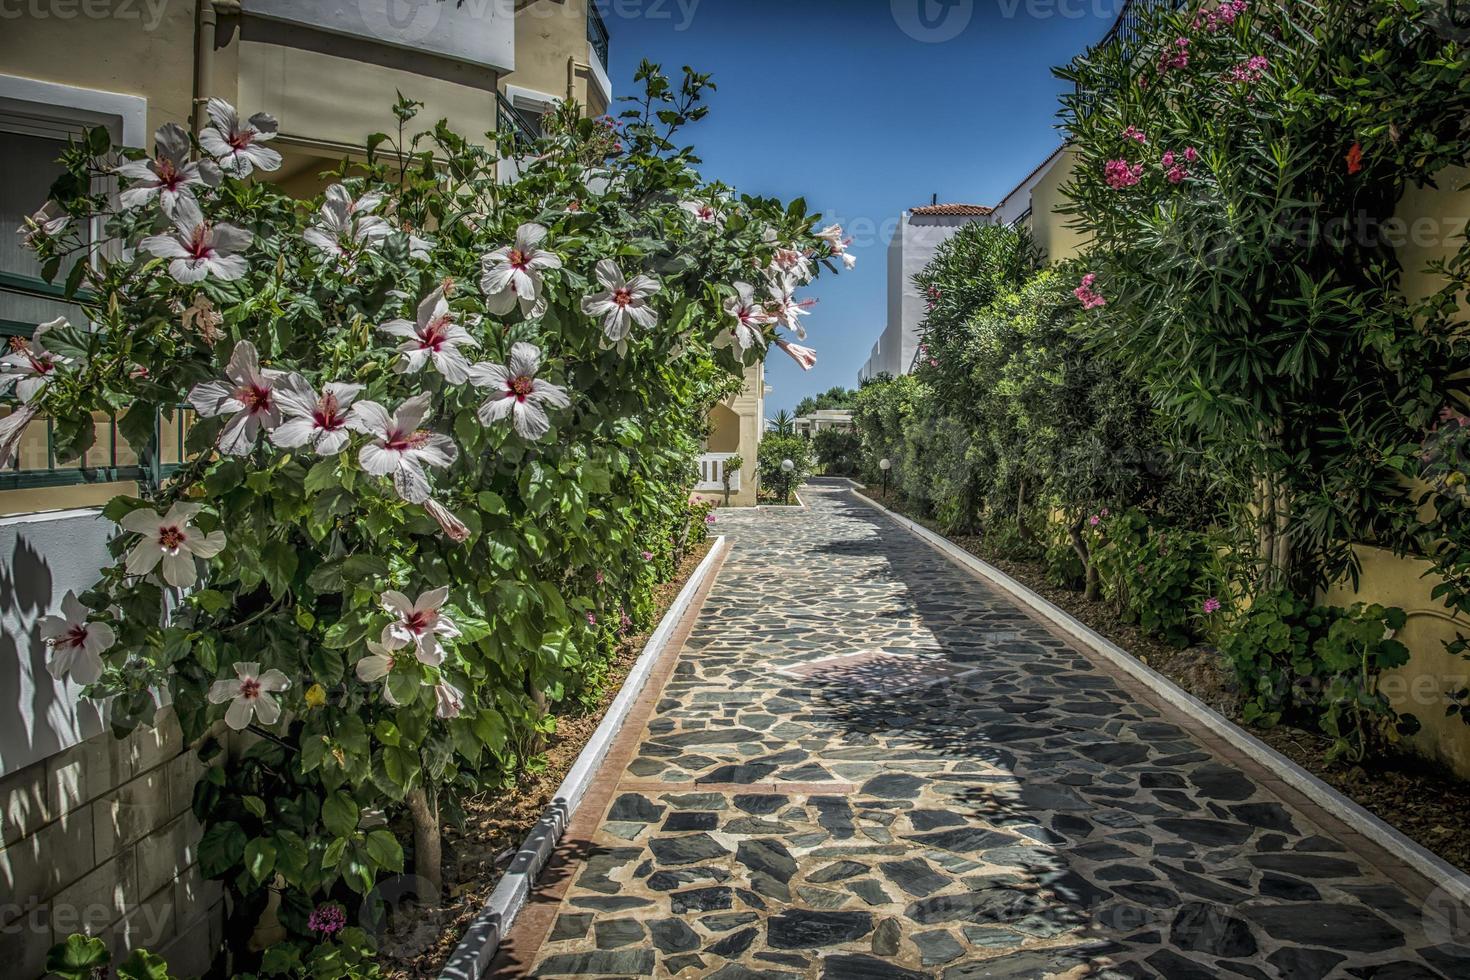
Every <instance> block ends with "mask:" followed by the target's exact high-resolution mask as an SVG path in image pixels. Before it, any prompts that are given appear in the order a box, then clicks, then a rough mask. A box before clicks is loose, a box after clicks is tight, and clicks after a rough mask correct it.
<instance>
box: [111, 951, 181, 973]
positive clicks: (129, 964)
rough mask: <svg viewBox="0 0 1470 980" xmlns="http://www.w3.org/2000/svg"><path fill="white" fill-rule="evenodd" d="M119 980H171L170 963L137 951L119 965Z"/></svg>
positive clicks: (150, 954) (159, 957)
mask: <svg viewBox="0 0 1470 980" xmlns="http://www.w3.org/2000/svg"><path fill="white" fill-rule="evenodd" d="M117 976H118V980H170V976H171V974H170V973H169V972H168V963H167V962H165V961H164V958H163V957H162V956H158V955H156V954H154V953H150V952H148V950H146V949H135V950H133V951H132V952H131V953H129V954H128V958H127V959H125V960H123V961H122V962H121V963H119V964H118V965H117Z"/></svg>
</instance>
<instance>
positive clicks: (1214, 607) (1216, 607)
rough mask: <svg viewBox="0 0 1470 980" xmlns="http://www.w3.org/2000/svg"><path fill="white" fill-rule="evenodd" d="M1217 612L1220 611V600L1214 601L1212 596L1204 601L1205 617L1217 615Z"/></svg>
mask: <svg viewBox="0 0 1470 980" xmlns="http://www.w3.org/2000/svg"><path fill="white" fill-rule="evenodd" d="M1219 611H1220V600H1219V599H1216V598H1215V597H1214V596H1210V597H1209V598H1208V599H1206V600H1205V615H1206V616H1208V615H1210V614H1211V613H1217V612H1219Z"/></svg>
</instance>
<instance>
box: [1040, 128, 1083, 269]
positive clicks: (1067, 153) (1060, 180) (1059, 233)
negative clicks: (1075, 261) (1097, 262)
mask: <svg viewBox="0 0 1470 980" xmlns="http://www.w3.org/2000/svg"><path fill="white" fill-rule="evenodd" d="M1076 166H1077V155H1076V154H1075V153H1073V152H1072V151H1071V150H1070V149H1063V150H1062V152H1061V155H1060V156H1058V157H1057V159H1056V162H1055V163H1053V164H1052V166H1051V167H1050V169H1048V170H1047V171H1046V172H1045V173H1044V174H1042V175H1041V176H1040V177H1039V178H1038V179H1037V182H1036V186H1035V187H1033V188H1032V190H1031V236H1032V238H1034V239H1035V240H1036V245H1037V247H1038V248H1040V249H1041V251H1042V254H1043V255H1045V256H1046V257H1047V259H1048V261H1051V262H1061V261H1063V260H1065V259H1070V258H1075V257H1076V256H1078V255H1081V254H1082V253H1083V252H1084V251H1085V250H1086V249H1087V239H1086V238H1085V237H1084V236H1083V235H1082V234H1081V233H1080V232H1078V231H1077V230H1076V229H1074V228H1071V227H1068V224H1067V223H1068V221H1069V220H1070V218H1069V216H1068V215H1064V214H1057V211H1056V209H1057V208H1058V207H1061V206H1062V205H1063V204H1065V203H1066V200H1067V198H1066V195H1064V194H1063V193H1062V185H1064V184H1066V183H1067V182H1068V181H1069V180H1071V179H1072V173H1073V171H1074V170H1075V169H1076Z"/></svg>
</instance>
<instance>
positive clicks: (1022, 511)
mask: <svg viewBox="0 0 1470 980" xmlns="http://www.w3.org/2000/svg"><path fill="white" fill-rule="evenodd" d="M1016 533H1017V534H1019V535H1020V538H1021V540H1022V541H1024V542H1026V543H1027V544H1030V543H1031V542H1032V540H1033V538H1032V535H1031V528H1029V527H1027V526H1026V478H1025V477H1024V476H1022V477H1020V478H1019V479H1018V480H1017V481H1016Z"/></svg>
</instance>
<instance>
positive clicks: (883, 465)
mask: <svg viewBox="0 0 1470 980" xmlns="http://www.w3.org/2000/svg"><path fill="white" fill-rule="evenodd" d="M878 469H880V470H882V471H883V503H885V504H886V503H888V471H889V470H891V469H893V460H891V459H889V458H888V457H887V456H884V457H883V458H882V459H880V460H878Z"/></svg>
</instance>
